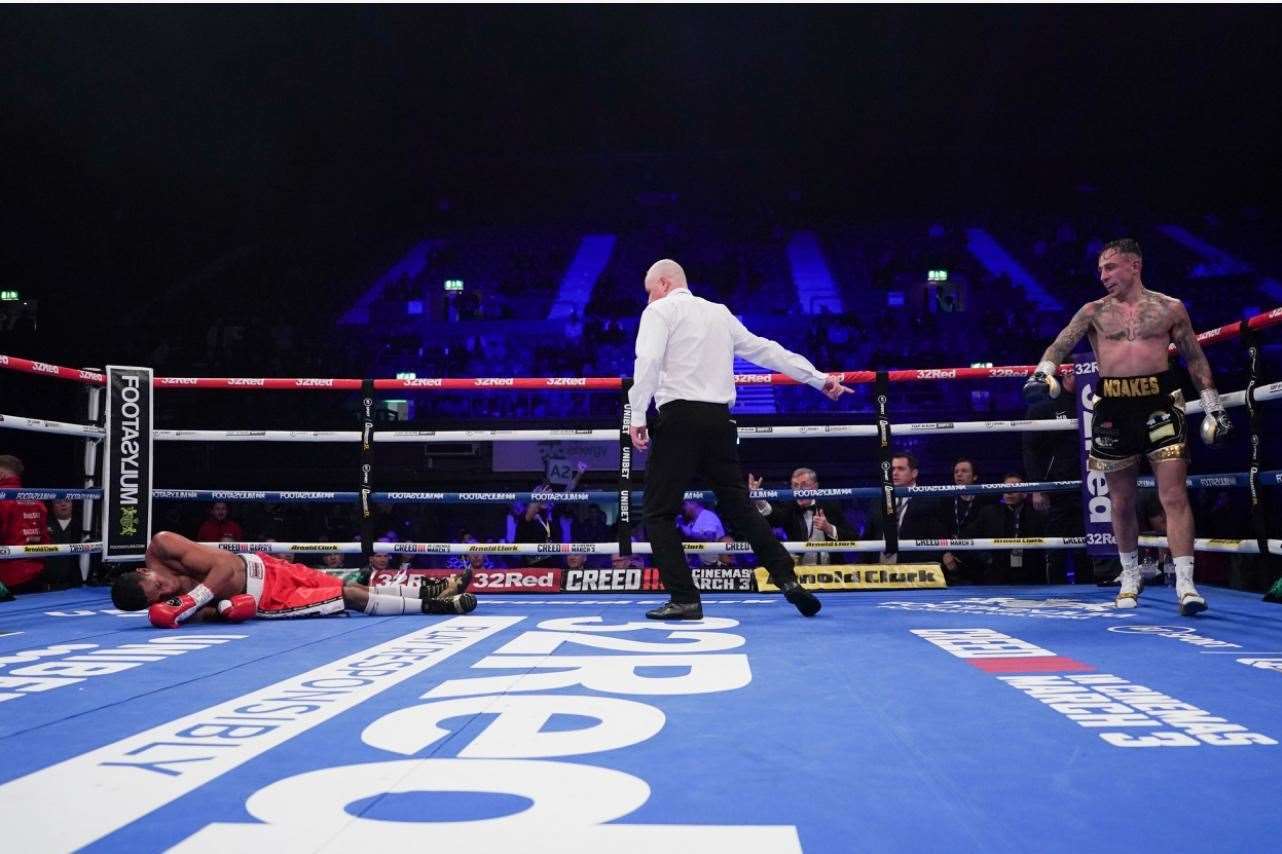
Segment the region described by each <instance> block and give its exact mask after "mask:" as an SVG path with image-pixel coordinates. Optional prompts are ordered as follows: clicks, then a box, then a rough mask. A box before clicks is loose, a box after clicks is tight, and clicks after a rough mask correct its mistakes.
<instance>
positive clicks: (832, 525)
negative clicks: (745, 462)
mask: <svg viewBox="0 0 1282 854" xmlns="http://www.w3.org/2000/svg"><path fill="white" fill-rule="evenodd" d="M789 486H790V487H791V488H792V489H794V490H796V489H818V488H819V475H817V474H816V473H815V470H814V469H808V468H799V469H797V470H796V471H794V472H793V473H792V478H791V481H790V482H789ZM760 488H761V478H759V477H756V478H754V477H753V476H752V475H751V474H749V475H748V489H760ZM756 505H757V511H758V512H759V513H761V514H762V515H763V516H765V517H766V521H767V522H769V523H770V527H772V528H781V529H783V532H784V539H785V540H794V541H800V542H816V541H819V540H840V539H842V538H843V537H844V538H846V539H854V533H855V532H854V530H853V529H852V528H851V527H850V526H849V525H848V524H847V522H846V517H845V516H843V515H842V512H841V508H840V507H839V506H838V505H837V504H836V502H832V501H825V500H822V499H816V498H796V499H794V500H792V501H787V502H779V503H778V505H771V503H770V502H769V501H764V500H760V499H758V500H757V502H756ZM842 560H843V556H841V555H839V554H834V553H833V552H806V553H804V554H802V555H801V556H800V557H799V558H798V560H797V562H798V563H800V564H803V565H808V566H813V565H815V564H830V563H834V562H836V563H841V562H842Z"/></svg>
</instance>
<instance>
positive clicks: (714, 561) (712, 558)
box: [703, 534, 739, 567]
mask: <svg viewBox="0 0 1282 854" xmlns="http://www.w3.org/2000/svg"><path fill="white" fill-rule="evenodd" d="M721 542H722V543H724V544H725V545H727V546H728V545H730V544H731V543H733V542H734V537H732V536H730V535H728V534H727V535H726V536H724V537H722V538H721ZM703 565H704V566H719V567H730V566H738V565H739V561H738V560H737V557H736V555H734V554H733V553H731V552H724V553H722V554H719V555H704V556H703Z"/></svg>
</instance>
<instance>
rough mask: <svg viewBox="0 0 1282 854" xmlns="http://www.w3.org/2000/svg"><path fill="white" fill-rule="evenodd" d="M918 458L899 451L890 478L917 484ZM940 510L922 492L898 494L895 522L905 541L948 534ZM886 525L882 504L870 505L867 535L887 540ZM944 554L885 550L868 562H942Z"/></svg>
mask: <svg viewBox="0 0 1282 854" xmlns="http://www.w3.org/2000/svg"><path fill="white" fill-rule="evenodd" d="M917 474H918V467H917V457H916V455H914V454H912V453H910V452H908V451H897V452H896V453H895V454H894V455H893V456H892V457H891V458H890V479H891V482H892V483H894V485H895V486H904V487H907V486H916V485H917ZM942 521H943V520H942V518H941V516H940V513H939V505H938V504H937V503H935V502H934V501H932V500H931V499H929V498H923V497H922V496H920V495H897V496H895V525H896V527H897V529H898V531H899V538H900V539H901V540H938V539H943V538H944V536H945V528H944V526H943V524H942ZM885 537H886V535H885V528H884V522H883V519H882V513H881V505H880V503H876V504H874V505H873V506H872V507H871V508H869V513H868V530H867V531H866V532H865V533H864V538H865V539H869V540H882V539H885ZM942 559H943V555H941V554H940V553H939V552H921V551H912V552H902V553H899V554H887V553H886V552H882V553H881V554H880V555H879V556H878V557H877V558H876V559H873V558H871V557H869V558H866V559H865V562H867V563H873V562H877V563H939V562H940V561H941V560H942Z"/></svg>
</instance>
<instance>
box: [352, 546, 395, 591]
mask: <svg viewBox="0 0 1282 854" xmlns="http://www.w3.org/2000/svg"><path fill="white" fill-rule="evenodd" d="M391 570H392V556H391V555H389V554H379V553H375V554H372V555H370V556H369V561H368V562H367V563H366V564H365V566H364V567H363V568H362V569H361V570H360V572H359V574H358V576H359V577H358V580H357V583H358V584H369V585H378V584H398V583H399V582H397V581H394V580H393V579H392V578H389V577H388V573H389V572H391Z"/></svg>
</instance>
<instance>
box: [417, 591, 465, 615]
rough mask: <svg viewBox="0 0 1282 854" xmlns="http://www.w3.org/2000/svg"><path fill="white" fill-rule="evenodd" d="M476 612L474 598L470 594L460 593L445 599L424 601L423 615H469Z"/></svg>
mask: <svg viewBox="0 0 1282 854" xmlns="http://www.w3.org/2000/svg"><path fill="white" fill-rule="evenodd" d="M475 610H476V597H475V596H474V595H472V594H471V593H460V594H459V595H457V596H450V597H448V598H446V599H424V600H423V613H424V614H470V613H472V612H473V611H475Z"/></svg>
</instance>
